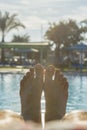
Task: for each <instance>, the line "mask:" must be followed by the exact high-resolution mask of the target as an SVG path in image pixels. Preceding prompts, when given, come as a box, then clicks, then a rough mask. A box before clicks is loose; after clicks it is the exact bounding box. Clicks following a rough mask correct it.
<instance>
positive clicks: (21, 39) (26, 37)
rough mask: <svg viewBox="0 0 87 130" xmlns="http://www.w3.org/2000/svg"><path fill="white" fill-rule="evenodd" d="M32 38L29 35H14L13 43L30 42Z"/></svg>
mask: <svg viewBox="0 0 87 130" xmlns="http://www.w3.org/2000/svg"><path fill="white" fill-rule="evenodd" d="M29 41H30V36H29V35H28V34H24V35H22V36H20V35H13V39H12V42H29Z"/></svg>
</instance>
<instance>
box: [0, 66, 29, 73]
mask: <svg viewBox="0 0 87 130" xmlns="http://www.w3.org/2000/svg"><path fill="white" fill-rule="evenodd" d="M27 71H28V69H26V68H23V67H15V68H14V67H13V68H12V67H11V68H10V67H9V68H4V67H1V68H0V73H26V72H27Z"/></svg>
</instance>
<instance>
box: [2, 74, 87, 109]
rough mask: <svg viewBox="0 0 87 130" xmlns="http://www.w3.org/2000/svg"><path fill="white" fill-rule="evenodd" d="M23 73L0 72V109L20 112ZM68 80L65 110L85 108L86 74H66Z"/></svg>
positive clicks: (86, 104) (86, 105)
mask: <svg viewBox="0 0 87 130" xmlns="http://www.w3.org/2000/svg"><path fill="white" fill-rule="evenodd" d="M23 75H24V74H0V109H11V110H13V111H17V112H20V97H19V89H20V80H21V79H22V77H23ZM65 76H66V77H67V79H68V82H69V89H68V92H69V97H68V102H67V111H71V110H75V109H82V110H87V76H79V75H76V76H75V75H74V76H73V75H66V74H65Z"/></svg>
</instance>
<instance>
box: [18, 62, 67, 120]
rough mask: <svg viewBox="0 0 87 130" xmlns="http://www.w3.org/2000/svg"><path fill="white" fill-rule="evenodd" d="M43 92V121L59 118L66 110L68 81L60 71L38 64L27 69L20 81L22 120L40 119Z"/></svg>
mask: <svg viewBox="0 0 87 130" xmlns="http://www.w3.org/2000/svg"><path fill="white" fill-rule="evenodd" d="M42 91H44V93H45V100H46V113H45V121H51V120H56V119H61V118H62V117H63V116H64V114H65V112H66V103H67V98H68V82H67V79H66V78H65V77H64V75H63V74H62V72H61V71H60V70H58V69H56V68H55V67H54V66H52V65H50V66H48V67H47V68H46V69H45V68H44V67H43V66H41V65H40V64H37V65H35V67H32V68H30V69H29V72H27V73H26V75H25V76H24V77H23V79H22V80H21V82H20V98H21V114H22V116H23V118H24V120H26V121H27V120H32V121H34V122H40V121H41V110H40V100H41V94H42Z"/></svg>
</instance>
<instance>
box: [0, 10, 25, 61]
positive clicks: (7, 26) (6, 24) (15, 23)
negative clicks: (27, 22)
mask: <svg viewBox="0 0 87 130" xmlns="http://www.w3.org/2000/svg"><path fill="white" fill-rule="evenodd" d="M16 16H17V14H13V15H10V14H9V12H5V13H4V15H2V12H1V11H0V31H1V34H2V40H1V43H4V42H5V36H6V34H7V33H8V32H10V31H11V30H12V29H18V27H23V28H25V26H24V25H23V24H22V23H21V22H20V21H19V20H18V19H17V18H16ZM3 61H4V50H3V49H2V52H1V62H2V63H3Z"/></svg>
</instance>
